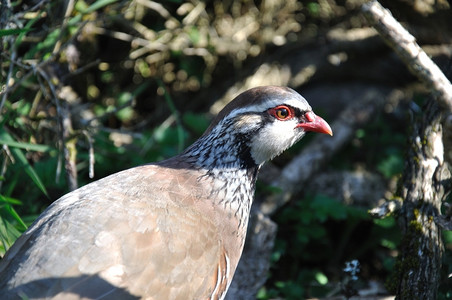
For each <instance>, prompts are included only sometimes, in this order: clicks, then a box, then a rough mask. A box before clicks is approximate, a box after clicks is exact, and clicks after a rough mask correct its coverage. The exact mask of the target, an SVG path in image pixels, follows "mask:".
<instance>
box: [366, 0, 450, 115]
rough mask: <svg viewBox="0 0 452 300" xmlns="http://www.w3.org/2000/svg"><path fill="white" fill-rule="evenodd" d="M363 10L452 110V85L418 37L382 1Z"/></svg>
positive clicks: (391, 44) (386, 40) (371, 3)
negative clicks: (417, 41) (419, 43)
mask: <svg viewBox="0 0 452 300" xmlns="http://www.w3.org/2000/svg"><path fill="white" fill-rule="evenodd" d="M362 9H363V12H364V14H365V16H366V17H367V19H368V20H369V21H370V22H371V24H372V25H373V26H374V27H375V29H376V30H377V31H378V33H380V35H381V36H382V38H383V39H384V40H385V42H386V43H387V44H388V45H389V46H390V47H391V48H392V49H393V50H394V51H395V52H396V53H397V55H398V56H399V57H400V58H401V59H402V60H403V61H404V62H405V64H406V65H407V66H408V68H409V69H410V71H411V72H412V73H413V74H414V75H415V76H416V77H418V78H419V79H420V80H421V81H422V82H424V83H426V84H427V86H429V87H431V89H432V90H433V91H434V94H435V96H436V94H437V95H438V97H437V101H438V102H439V103H440V105H441V106H442V107H443V108H445V109H448V110H449V112H452V85H451V84H450V81H449V80H448V79H447V77H446V76H445V75H444V74H443V72H442V71H441V70H440V69H439V68H438V66H437V65H436V64H435V63H434V62H433V61H432V60H431V59H430V57H429V56H428V55H427V54H426V53H425V51H424V50H422V48H421V47H420V46H419V45H418V44H417V43H416V39H415V38H414V37H413V36H412V35H411V34H410V33H409V32H408V31H407V30H406V29H405V28H403V26H402V25H401V24H400V23H399V22H398V21H397V20H396V19H394V17H393V16H392V14H391V13H390V12H389V10H387V9H385V8H383V6H381V4H380V3H378V1H371V2H369V3H366V4H364V5H363V7H362Z"/></svg>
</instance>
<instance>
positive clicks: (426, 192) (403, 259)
mask: <svg viewBox="0 0 452 300" xmlns="http://www.w3.org/2000/svg"><path fill="white" fill-rule="evenodd" d="M441 120H442V114H441V111H440V109H439V107H438V105H437V104H436V103H435V102H434V101H433V100H430V101H429V103H428V104H427V107H426V110H425V113H424V115H423V117H422V121H421V122H419V121H418V122H413V123H414V125H413V127H414V128H413V135H412V140H411V142H410V148H409V151H408V159H407V162H406V168H405V173H404V175H403V187H402V188H401V191H400V196H401V198H402V199H403V206H402V210H401V211H400V215H399V221H400V223H401V226H402V230H403V239H402V243H401V246H400V251H401V253H400V254H399V257H398V259H397V262H396V266H395V273H394V276H395V277H396V278H391V279H390V283H392V284H393V288H394V291H395V292H396V299H410V300H411V299H436V298H437V290H438V283H439V281H440V268H441V257H442V253H443V250H444V249H443V243H442V240H441V229H440V228H439V227H438V225H437V224H436V223H435V222H434V219H435V217H437V216H438V215H439V214H440V208H441V203H442V201H443V199H444V198H445V197H446V196H447V193H448V191H450V189H449V188H450V186H449V185H450V172H449V170H448V168H447V163H445V161H444V148H443V142H442V134H443V132H442V126H441Z"/></svg>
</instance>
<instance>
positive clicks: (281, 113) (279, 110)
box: [268, 105, 294, 121]
mask: <svg viewBox="0 0 452 300" xmlns="http://www.w3.org/2000/svg"><path fill="white" fill-rule="evenodd" d="M268 111H269V113H270V114H271V115H272V116H274V117H275V118H276V119H278V120H280V121H285V120H289V119H292V118H293V115H294V113H293V109H291V108H290V107H288V106H286V105H279V106H276V107H274V108H270V109H269V110H268Z"/></svg>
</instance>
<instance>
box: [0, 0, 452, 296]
mask: <svg viewBox="0 0 452 300" xmlns="http://www.w3.org/2000/svg"><path fill="white" fill-rule="evenodd" d="M364 2H366V1H363V0H310V1H295V0H288V1H281V0H262V1H249V0H228V1H199V0H190V1H182V0H168V1H163V0H162V1H150V0H134V1H124V0H93V1H83V0H67V1H62V0H57V1H47V0H33V1H22V0H17V1H9V0H3V1H2V2H1V12H0V14H1V15H0V28H1V29H0V36H1V38H2V43H1V47H2V49H1V56H0V60H1V61H0V64H1V70H0V71H1V73H0V76H1V84H2V85H1V94H0V112H1V115H0V145H2V149H1V156H0V218H1V222H0V241H1V243H0V255H3V254H4V252H5V251H6V249H7V248H9V247H10V245H11V244H12V243H13V242H14V240H15V239H16V238H17V237H18V236H19V235H20V234H21V232H23V231H24V230H25V229H26V228H27V226H28V225H30V224H31V222H32V221H33V220H34V219H35V218H36V217H37V216H38V215H39V214H40V212H42V210H43V209H45V208H46V207H47V206H48V205H49V204H50V203H51V202H52V201H54V200H55V199H57V198H59V197H60V196H61V195H63V194H65V193H67V192H68V191H69V190H70V189H71V188H74V187H75V186H76V185H78V186H81V185H84V184H86V183H88V182H91V181H92V180H95V179H98V178H101V177H104V176H106V175H108V174H111V173H113V172H116V171H119V170H121V169H125V168H128V167H132V166H136V165H139V164H144V163H148V162H152V161H158V160H161V159H164V158H167V157H170V156H173V155H175V154H177V153H178V152H180V151H181V150H182V149H183V148H184V147H186V146H187V145H189V144H190V143H191V142H193V141H194V140H195V139H196V138H197V137H199V136H200V135H201V134H202V132H203V131H204V130H205V129H206V128H207V126H208V124H209V120H210V119H211V118H212V115H213V114H215V113H216V112H218V107H219V106H221V105H222V103H223V102H222V99H227V100H231V99H232V97H233V96H234V95H237V94H238V92H239V91H241V90H244V89H246V88H249V87H252V86H256V85H262V84H281V85H290V86H291V87H293V88H295V89H297V90H299V91H300V92H301V93H302V94H303V95H304V96H305V97H306V98H307V99H308V100H309V101H310V103H311V104H312V105H313V106H314V108H315V109H316V111H317V112H318V113H319V114H321V115H324V118H325V119H327V120H328V121H329V122H330V123H331V122H332V121H333V120H334V119H335V118H336V117H337V116H338V114H339V113H340V111H342V110H343V109H344V108H346V107H347V106H348V105H350V104H351V103H355V102H358V101H360V95H363V93H364V91H366V90H369V89H370V88H375V89H378V90H379V91H382V93H383V95H384V96H385V99H386V100H385V102H384V103H383V105H382V109H381V110H379V111H378V113H376V114H375V115H374V116H373V117H372V118H371V120H370V121H369V122H367V123H366V124H364V125H363V126H362V127H360V128H358V129H357V130H356V132H355V134H354V136H353V137H352V138H351V139H350V141H349V143H348V144H347V145H345V146H344V147H343V149H342V150H341V152H340V153H338V154H336V155H335V157H334V158H333V159H332V160H331V161H330V162H329V163H328V164H327V166H326V167H325V168H324V171H322V174H319V175H318V176H317V175H316V178H314V179H313V182H312V184H310V185H309V186H307V187H306V189H304V191H303V192H302V193H300V194H299V195H297V196H296V197H294V199H292V201H291V202H290V203H289V204H288V205H286V206H285V207H283V208H282V209H280V210H279V211H278V212H277V213H276V214H275V215H274V216H273V219H274V220H275V221H276V222H277V223H278V226H279V229H278V237H277V240H276V244H275V248H274V252H273V255H272V268H271V270H270V272H269V274H268V280H267V283H266V285H265V286H264V287H263V288H262V289H261V290H260V292H259V294H258V298H259V299H269V298H278V297H279V298H285V299H303V298H310V297H327V296H337V295H343V296H345V297H349V296H352V295H354V294H356V292H357V291H358V290H361V291H363V290H364V291H366V290H367V291H369V293H374V294H378V293H385V290H387V289H388V285H385V283H386V281H387V278H390V274H391V272H392V271H393V268H394V261H395V257H396V255H397V246H398V244H399V242H400V233H399V231H398V227H397V224H396V221H395V218H393V217H388V218H386V219H383V220H375V219H372V218H370V217H369V215H368V214H367V210H368V209H370V208H372V207H373V206H375V205H376V204H377V203H378V202H379V201H380V200H381V199H390V198H391V197H392V196H393V194H394V193H395V190H396V186H397V181H398V179H399V178H400V174H401V172H402V171H403V164H404V153H405V148H406V146H407V145H406V143H407V136H408V134H409V127H410V125H409V124H410V120H411V119H412V118H413V115H416V114H420V113H422V105H423V103H424V102H425V99H426V95H427V91H426V90H425V87H422V86H421V85H419V83H417V82H416V81H415V80H414V79H413V77H412V76H411V75H410V74H409V73H407V71H406V70H405V68H404V66H403V64H402V63H401V62H400V61H398V59H397V57H395V56H394V54H392V52H391V51H390V50H389V49H388V48H387V47H386V46H385V45H384V44H383V43H382V42H381V40H380V39H379V37H378V36H377V35H376V34H375V32H373V31H372V29H371V28H369V26H368V25H367V23H366V21H365V19H364V18H363V16H362V15H361V13H360V10H359V9H360V6H361V5H362V3H364ZM381 2H382V4H383V5H385V6H387V7H388V8H390V9H391V10H392V12H393V13H394V14H395V16H396V17H397V18H398V19H399V20H401V21H402V22H403V24H404V25H405V26H406V27H407V28H408V29H409V30H410V31H411V32H412V33H413V34H414V35H415V36H416V37H417V39H418V41H419V42H420V43H421V44H422V45H423V46H425V48H426V49H429V52H428V53H429V54H430V55H431V56H432V57H433V58H434V59H435V61H436V62H437V63H438V64H439V66H440V67H441V68H442V69H443V70H445V71H446V74H448V75H450V69H451V68H450V62H451V60H450V57H451V53H452V48H451V42H452V41H451V37H452V35H451V30H452V24H451V23H452V18H451V17H450V16H451V10H450V4H449V3H448V2H447V1H445V0H443V1H441V0H439V1H422V0H413V1H411V0H397V1H381ZM308 140H309V139H304V140H303V142H302V143H299V145H297V146H296V147H294V148H293V149H291V150H290V151H288V152H287V153H285V154H284V155H282V156H281V157H279V158H277V159H276V160H275V161H274V162H273V163H272V164H271V166H272V167H275V168H281V167H282V166H284V165H285V164H286V163H287V162H288V161H290V159H291V157H293V156H294V155H296V153H298V152H299V151H300V149H301V148H303V145H304V144H305V143H308ZM265 174H266V173H265V172H263V174H262V175H263V176H264V178H263V182H265ZM263 182H261V183H260V184H259V186H258V187H259V188H258V191H257V193H258V198H259V197H262V196H260V195H263V194H265V193H268V192H269V188H268V186H266V184H265V183H263ZM347 184H350V188H349V189H348V190H347V188H346V187H347ZM347 191H348V192H347ZM363 191H364V192H363ZM366 191H367V193H365V192H366ZM444 239H445V244H446V250H447V251H446V255H445V257H444V270H443V273H444V282H442V283H441V293H440V295H441V297H442V298H443V299H452V292H451V291H450V286H451V284H452V283H451V279H450V276H449V278H448V274H451V273H452V267H451V266H452V256H451V251H450V250H451V249H452V234H451V232H444ZM354 260H358V261H359V272H358V275H357V277H356V276H354V275H353V274H351V272H350V271H348V269H347V268H345V267H346V264H347V263H348V264H350V262H352V261H354ZM385 286H386V288H385ZM390 292H391V291H390V290H389V293H390Z"/></svg>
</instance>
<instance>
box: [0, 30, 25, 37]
mask: <svg viewBox="0 0 452 300" xmlns="http://www.w3.org/2000/svg"><path fill="white" fill-rule="evenodd" d="M30 30H32V29H31V28H14V29H0V37H2V36H7V35H15V34H19V33H27V32H29V31H30Z"/></svg>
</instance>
